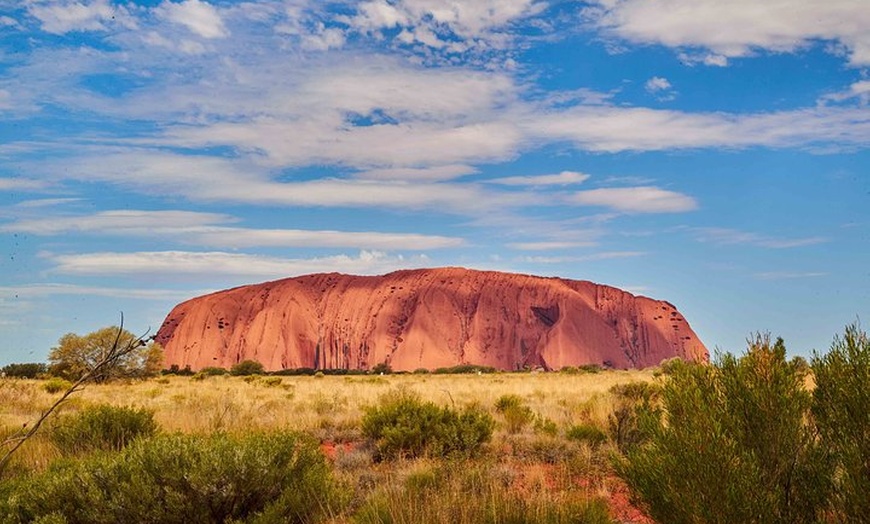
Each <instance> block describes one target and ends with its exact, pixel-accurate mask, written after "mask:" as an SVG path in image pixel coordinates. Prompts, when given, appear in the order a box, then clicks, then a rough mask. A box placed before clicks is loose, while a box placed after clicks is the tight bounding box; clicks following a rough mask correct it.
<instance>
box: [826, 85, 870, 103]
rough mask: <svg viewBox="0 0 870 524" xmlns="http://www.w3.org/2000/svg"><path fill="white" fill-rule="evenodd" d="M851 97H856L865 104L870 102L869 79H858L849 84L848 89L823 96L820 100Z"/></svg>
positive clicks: (836, 100)
mask: <svg viewBox="0 0 870 524" xmlns="http://www.w3.org/2000/svg"><path fill="white" fill-rule="evenodd" d="M853 98H857V99H858V100H859V101H860V103H861V104H862V105H865V106H866V105H867V104H868V103H870V80H859V81H858V82H855V83H853V84H852V85H850V86H849V89H847V90H845V91H842V92H839V93H832V94H829V95H825V96H823V97H822V98H821V101H822V102H828V101H831V102H842V101H844V100H850V99H853Z"/></svg>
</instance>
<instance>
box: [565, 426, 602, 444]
mask: <svg viewBox="0 0 870 524" xmlns="http://www.w3.org/2000/svg"><path fill="white" fill-rule="evenodd" d="M565 437H566V438H567V439H568V440H574V441H576V442H582V443H585V444H588V445H589V446H590V447H591V448H593V449H597V448H599V447H600V446H601V445H602V444H604V443H605V442H607V433H605V432H604V430H603V429H601V428H599V427H598V426H595V425H593V424H576V425H574V426H571V427H570V428H568V430H567V431H565Z"/></svg>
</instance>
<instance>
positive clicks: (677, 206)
mask: <svg viewBox="0 0 870 524" xmlns="http://www.w3.org/2000/svg"><path fill="white" fill-rule="evenodd" d="M571 200H572V201H573V202H575V203H578V204H581V205H586V206H602V207H608V208H611V209H615V210H617V211H622V212H626V213H680V212H685V211H692V210H695V209H697V208H698V203H697V201H696V200H695V199H694V198H692V197H691V196H689V195H685V194H682V193H678V192H676V191H669V190H666V189H661V188H658V187H653V186H640V187H616V188H602V189H590V190H588V191H578V192H577V193H574V195H573V196H572V197H571Z"/></svg>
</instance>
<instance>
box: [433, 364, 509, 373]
mask: <svg viewBox="0 0 870 524" xmlns="http://www.w3.org/2000/svg"><path fill="white" fill-rule="evenodd" d="M496 371H497V370H496V369H495V368H494V367H491V366H477V365H474V364H460V365H458V366H450V367H446V368H437V369H435V370H434V371H433V372H432V373H434V374H436V375H471V374H483V373H495V372H496Z"/></svg>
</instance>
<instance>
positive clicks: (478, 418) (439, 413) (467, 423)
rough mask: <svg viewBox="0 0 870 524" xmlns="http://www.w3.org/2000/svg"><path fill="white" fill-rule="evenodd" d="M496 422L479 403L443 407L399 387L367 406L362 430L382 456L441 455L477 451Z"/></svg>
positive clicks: (487, 438) (490, 433)
mask: <svg viewBox="0 0 870 524" xmlns="http://www.w3.org/2000/svg"><path fill="white" fill-rule="evenodd" d="M494 425H495V421H494V420H493V419H492V416H491V415H490V414H489V413H487V412H486V411H484V410H483V409H481V408H480V407H479V406H467V407H465V408H463V409H462V410H456V409H452V408H447V407H440V406H438V405H436V404H434V403H432V402H424V401H422V400H421V399H420V397H419V396H418V395H416V394H413V393H411V392H409V391H407V390H398V391H393V392H390V393H387V394H386V395H384V396H382V397H381V399H380V401H379V402H378V404H377V405H375V406H371V407H369V408H367V409H366V411H365V415H364V416H363V421H362V431H363V435H365V436H366V437H367V438H369V439H371V440H372V441H373V442H374V444H375V447H376V449H377V452H378V454H379V456H380V457H382V458H392V457H400V456H404V457H418V456H422V455H427V454H428V455H432V456H441V455H448V454H453V453H460V454H473V453H475V452H476V451H478V450H479V449H480V447H481V446H482V445H483V444H484V443H486V442H488V441H489V440H490V438H491V437H492V430H493V427H494Z"/></svg>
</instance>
